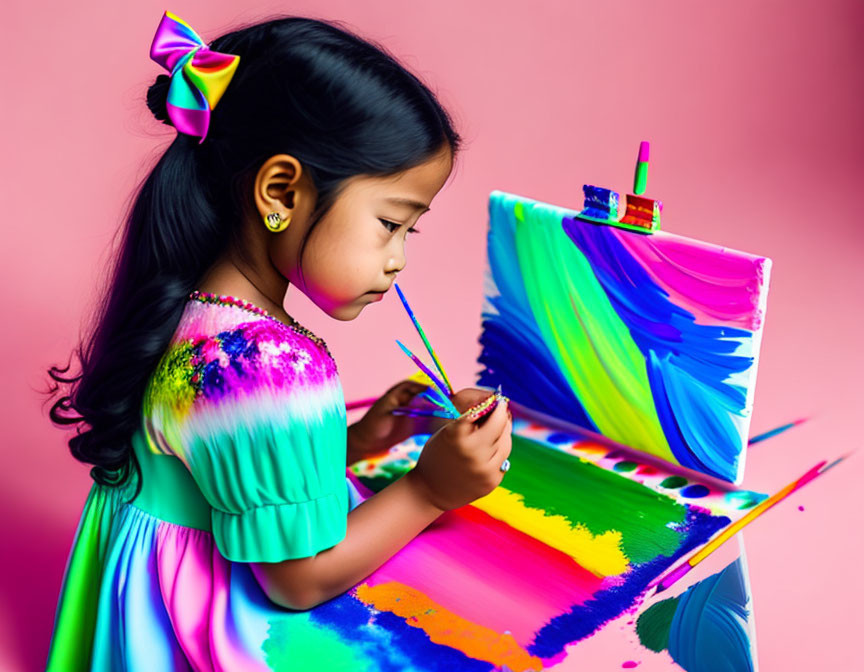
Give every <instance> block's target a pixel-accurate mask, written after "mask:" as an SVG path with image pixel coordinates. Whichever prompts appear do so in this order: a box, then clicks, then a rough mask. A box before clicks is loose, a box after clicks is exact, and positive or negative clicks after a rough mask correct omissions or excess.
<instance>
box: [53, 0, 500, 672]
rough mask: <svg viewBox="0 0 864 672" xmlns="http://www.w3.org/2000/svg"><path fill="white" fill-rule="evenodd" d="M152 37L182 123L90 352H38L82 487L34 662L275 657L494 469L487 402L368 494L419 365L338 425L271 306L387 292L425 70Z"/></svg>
mask: <svg viewBox="0 0 864 672" xmlns="http://www.w3.org/2000/svg"><path fill="white" fill-rule="evenodd" d="M151 56H152V57H153V58H154V60H156V61H157V62H159V63H160V64H162V65H163V66H165V67H166V68H167V69H168V70H169V71H170V72H171V74H170V75H160V76H159V77H157V79H156V82H155V83H154V84H153V85H152V86H151V87H150V89H149V91H148V94H147V103H148V106H149V107H150V109H151V110H152V111H153V113H154V114H155V116H156V117H157V118H158V119H160V120H162V121H164V122H165V123H169V124H171V125H173V126H175V127H176V128H177V131H178V133H177V137H176V139H175V140H174V141H173V142H172V144H171V145H170V146H169V147H168V149H167V150H166V151H165V154H164V155H163V156H162V157H161V158H160V160H159V161H158V163H157V164H156V166H155V168H154V169H153V171H152V172H151V173H150V175H149V176H148V177H147V178H146V180H145V181H144V183H143V185H142V187H141V189H140V193H138V195H137V198H136V200H135V202H134V206H133V208H132V210H131V212H130V215H129V218H128V221H127V223H126V229H125V231H124V238H123V242H122V247H121V249H120V251H119V254H118V257H117V262H116V267H115V268H114V270H113V275H112V281H111V283H110V285H109V288H108V292H107V294H106V298H105V301H104V304H103V308H102V310H101V311H100V314H99V317H98V320H97V322H96V325H95V328H94V331H93V333H92V335H91V336H90V338H89V339H88V340H87V341H86V343H85V344H83V345H82V346H81V347H80V348H79V349H78V351H77V354H78V357H79V359H80V366H81V370H80V373H79V374H78V375H75V376H68V377H67V376H65V375H64V374H65V372H66V371H68V369H69V366H67V367H66V368H65V369H59V368H57V367H52V369H51V375H52V377H53V378H54V380H55V381H56V382H57V383H58V384H59V383H63V384H66V383H68V384H70V388H69V390H68V395H67V396H63V397H62V398H60V399H59V400H58V401H56V403H55V404H54V406H53V407H52V412H51V417H52V419H53V420H54V421H55V422H57V423H61V424H64V425H74V426H75V427H76V429H77V432H76V434H75V435H74V436H73V437H72V439H71V440H70V441H69V445H70V448H71V451H72V454H73V455H74V456H75V457H76V458H77V459H78V460H81V461H82V462H86V463H90V464H93V465H94V466H93V468H92V470H91V475H92V477H93V479H94V481H95V483H94V484H93V486H92V488H91V491H90V494H89V496H88V498H87V501H86V503H85V505H84V510H83V513H82V515H81V519H80V523H79V525H78V529H77V532H76V535H75V540H74V544H73V547H72V550H71V552H70V555H69V560H68V564H67V567H66V571H65V575H64V579H63V586H62V590H61V595H60V599H59V603H58V607H57V612H56V618H55V624H54V633H53V637H52V641H51V646H50V651H49V655H48V664H47V667H48V669H49V670H64V671H68V670H84V669H92V670H119V669H123V670H137V669H142V670H189V669H194V670H244V671H247V670H268V669H271V666H270V665H268V660H269V661H271V662H272V656H271V657H268V654H267V653H266V652H267V651H270V652H271V654H272V651H273V646H278V647H281V648H280V652H281V657H282V658H283V659H286V658H287V659H288V660H290V653H291V647H292V641H290V639H289V641H279V642H268V641H267V639H268V636H269V634H268V633H269V632H270V627H269V626H272V625H273V624H274V623H277V622H278V621H279V620H280V619H297V618H300V619H303V618H306V617H307V615H306V614H305V613H304V610H308V609H311V608H313V607H315V606H317V605H319V604H320V603H322V602H325V601H327V600H329V599H330V598H332V597H334V596H337V595H339V594H341V593H343V592H345V591H347V590H349V589H351V588H352V587H353V586H354V585H355V584H357V583H359V582H361V581H362V580H363V579H364V578H365V577H367V576H368V575H369V574H371V573H372V572H373V571H374V570H376V569H377V568H378V567H379V566H381V565H382V564H383V563H384V562H386V561H387V560H388V559H389V558H390V557H391V556H393V554H395V553H396V552H397V551H399V550H400V549H401V548H402V547H403V546H405V544H407V543H408V542H409V541H410V540H411V539H412V538H413V537H415V536H416V535H417V534H418V533H419V532H421V531H422V530H423V529H424V528H425V527H426V526H428V525H429V524H430V523H431V522H433V521H434V520H435V519H436V518H437V517H438V516H439V515H440V514H442V513H443V512H444V511H447V510H450V509H453V508H456V507H459V506H462V505H464V504H467V503H469V502H471V501H473V500H475V499H477V498H478V497H481V496H483V495H485V494H487V493H489V492H491V490H493V489H494V488H495V487H496V486H497V485H498V484H499V483H500V480H501V478H502V477H503V471H502V469H506V465H505V466H504V467H502V463H504V461H505V459H506V458H507V457H508V455H509V452H510V427H511V421H510V418H509V410H508V409H507V407H506V405H505V404H499V406H498V407H497V408H496V409H495V411H494V412H493V413H491V414H490V416H489V420H488V422H486V423H485V424H483V425H482V426H477V425H474V424H471V423H470V422H469V421H468V420H461V419H460V420H457V421H447V422H446V423H444V422H442V423H441V424H440V425H439V426H438V427H437V431H436V432H435V433H434V435H433V436H432V437H431V438H430V439H429V440H428V442H427V444H426V446H425V447H424V449H423V452H422V453H421V455H420V459H419V460H418V463H417V466H416V468H415V469H414V470H413V471H411V472H409V473H408V474H407V475H406V476H405V477H403V478H401V479H399V480H398V481H396V482H394V483H392V484H391V485H390V486H389V487H387V488H385V489H383V490H381V491H380V492H378V493H376V494H375V495H374V496H371V497H369V498H368V499H365V500H364V498H363V497H362V496H361V495H360V493H359V492H358V490H357V489H356V487H355V485H354V483H353V482H352V480H351V478H352V475H351V474H350V472H348V471H347V469H346V467H347V465H348V464H350V463H351V462H353V461H356V460H359V459H362V458H363V457H364V456H367V455H370V454H373V453H375V452H380V451H382V450H386V449H387V448H388V447H389V446H390V445H393V444H394V443H397V442H398V441H401V440H403V439H405V438H407V437H409V436H410V435H412V434H415V433H420V432H422V431H423V428H421V427H419V426H418V425H414V424H412V422H413V420H412V419H411V418H409V417H408V416H396V415H392V414H391V413H390V411H391V410H392V409H393V408H394V407H396V406H400V405H404V404H406V403H408V402H409V401H410V400H411V399H412V397H413V396H414V395H416V394H417V393H418V392H420V391H422V389H423V386H421V385H418V384H415V383H412V382H410V381H402V382H401V383H399V384H397V385H395V386H394V387H392V388H391V389H390V390H389V391H388V392H387V393H386V394H385V395H384V396H382V397H381V398H380V399H379V400H378V401H377V403H376V404H375V405H374V406H372V408H371V409H370V410H369V412H368V413H367V414H366V415H365V416H364V417H363V419H362V420H360V421H359V422H357V423H356V424H354V425H352V426H351V427H346V424H347V423H346V410H345V401H344V397H343V393H342V388H341V385H340V381H339V378H338V375H337V368H336V363H335V362H334V361H333V359H332V357H331V356H330V353H329V351H328V349H327V345H326V344H325V342H324V341H323V340H321V339H320V338H319V337H317V336H316V335H314V334H312V333H311V332H309V330H307V329H305V328H304V327H302V326H301V325H299V324H298V323H297V321H296V320H294V319H293V318H292V317H291V316H290V315H288V314H287V313H286V312H285V310H284V309H283V307H282V303H283V298H284V296H285V294H286V291H287V289H288V287H289V285H292V284H293V285H294V286H296V287H297V289H299V290H300V291H302V292H303V293H304V294H306V295H307V296H308V297H309V298H310V299H311V300H312V301H313V302H314V303H315V304H316V305H317V306H319V307H320V308H321V309H322V310H323V311H324V312H326V313H327V314H328V315H330V316H332V317H334V318H336V319H338V320H352V319H354V318H355V317H357V315H358V314H359V313H360V311H361V310H363V308H364V307H366V306H367V305H368V304H370V303H372V302H374V301H377V300H379V299H380V298H381V297H382V295H383V293H384V292H386V291H388V290H389V288H390V287H391V286H392V284H393V281H394V279H395V277H396V274H397V273H398V272H399V271H401V270H402V269H403V268H404V267H405V252H404V246H405V239H406V237H407V236H408V234H409V233H411V232H413V231H416V229H415V228H414V225H415V224H416V222H417V220H418V218H419V217H420V215H421V214H422V213H423V212H425V211H426V210H428V209H429V204H430V203H431V201H432V199H433V198H434V196H435V195H436V194H437V193H438V191H439V190H440V189H441V187H442V186H443V185H444V183H445V181H446V180H447V178H448V176H449V175H450V172H451V169H452V165H453V159H454V155H455V152H456V151H457V148H458V146H459V136H458V135H457V134H456V132H455V131H454V130H453V128H452V127H451V124H450V121H449V118H448V115H447V114H446V113H445V111H444V110H443V109H442V108H441V106H440V105H439V103H438V102H437V101H436V99H435V97H434V96H433V94H432V93H431V92H430V91H429V89H428V88H427V87H426V86H424V85H423V84H422V83H421V82H420V81H419V80H418V79H417V78H416V77H415V76H414V75H412V74H411V73H409V72H408V71H406V70H405V69H404V68H403V67H402V66H401V65H399V64H398V63H397V62H396V61H395V60H394V59H393V58H392V57H391V56H389V55H388V54H387V53H386V52H384V51H383V50H382V49H381V48H379V47H376V46H374V45H372V44H370V43H369V42H367V41H364V40H362V39H360V38H359V37H357V36H355V35H353V34H351V33H349V32H346V31H345V30H343V29H341V28H339V27H337V26H335V25H333V24H329V23H327V22H322V21H318V20H312V19H307V18H282V19H278V20H272V21H268V22H266V23H261V24H258V25H252V26H249V27H246V28H243V29H242V30H237V31H234V32H231V33H229V34H227V35H224V36H222V37H220V38H217V39H216V40H214V41H213V42H211V43H210V44H209V45H204V44H203V42H201V39H200V38H199V37H198V36H197V34H196V33H195V32H194V31H193V30H192V29H191V28H190V27H189V26H188V25H187V24H186V23H184V22H183V21H182V20H181V19H179V18H178V17H176V16H174V15H173V14H171V13H170V12H166V13H165V15H164V16H163V18H162V22H161V23H160V25H159V29H158V31H157V34H156V37H155V38H154V41H153V45H152V47H151ZM216 103H218V107H217V106H216ZM211 111H212V114H211ZM370 347H374V344H370ZM55 389H56V388H55ZM487 395H488V392H484V391H482V390H478V389H470V388H469V389H466V390H462V391H460V392H459V393H457V394H455V395H454V397H453V401H454V403H455V404H456V405H457V408H459V410H460V411H461V410H464V409H466V408H468V407H469V406H471V405H472V404H474V403H476V402H478V401H480V400H482V398H484V397H485V396H487Z"/></svg>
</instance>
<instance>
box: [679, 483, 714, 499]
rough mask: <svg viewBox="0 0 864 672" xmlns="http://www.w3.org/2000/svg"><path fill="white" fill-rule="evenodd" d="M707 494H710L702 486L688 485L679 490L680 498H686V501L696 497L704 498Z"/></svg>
mask: <svg viewBox="0 0 864 672" xmlns="http://www.w3.org/2000/svg"><path fill="white" fill-rule="evenodd" d="M709 492H711V491H710V490H709V489H708V488H706V487H705V486H704V485H700V484H698V483H697V484H696V485H688V486H687V487H686V488H684V489H683V490H681V496H682V497H687V498H688V499H696V498H698V497H704V496H705V495H707V494H708V493H709Z"/></svg>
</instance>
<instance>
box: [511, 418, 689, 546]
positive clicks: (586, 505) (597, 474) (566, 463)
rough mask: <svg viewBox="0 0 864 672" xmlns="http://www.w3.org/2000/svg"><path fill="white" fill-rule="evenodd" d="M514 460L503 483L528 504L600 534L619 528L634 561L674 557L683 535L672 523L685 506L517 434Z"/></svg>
mask: <svg viewBox="0 0 864 672" xmlns="http://www.w3.org/2000/svg"><path fill="white" fill-rule="evenodd" d="M510 463H511V464H512V465H513V466H512V468H511V469H510V471H508V472H507V476H506V479H505V480H504V482H503V483H502V485H503V487H506V488H507V489H508V490H510V491H512V492H514V493H517V494H519V495H521V496H522V498H523V500H524V503H525V505H526V506H529V507H531V508H534V509H539V510H542V511H545V512H546V513H547V514H548V515H554V514H558V515H561V516H564V517H565V518H567V520H568V521H570V523H571V524H572V525H574V526H575V525H578V524H580V523H581V524H583V525H584V526H585V527H586V528H588V530H589V531H590V532H591V533H592V534H594V535H595V536H596V535H598V534H602V533H603V532H606V531H607V530H618V531H619V532H621V535H622V544H621V547H622V550H623V551H624V553H625V555H626V556H627V557H628V558H629V559H630V561H631V562H633V563H642V562H648V561H650V560H653V559H654V558H656V557H657V556H658V555H666V556H671V555H672V554H673V553H674V552H675V551H677V550H678V548H679V546H680V544H681V542H682V540H683V533H680V532H677V531H676V530H674V529H671V528H670V525H671V526H672V527H680V526H681V525H682V524H683V523H684V520H685V519H686V516H687V509H686V507H685V506H684V505H683V504H679V503H678V502H676V501H675V500H673V499H672V498H671V497H668V496H666V495H661V494H659V493H657V492H655V491H654V490H652V489H651V488H648V487H646V486H644V485H642V484H641V483H638V482H636V481H631V480H628V479H627V478H624V477H623V476H619V475H618V474H616V473H615V472H613V471H607V470H605V469H601V468H600V467H598V466H596V465H594V464H592V463H590V462H587V461H584V460H581V459H579V458H578V457H576V456H574V455H569V454H567V453H564V452H562V451H559V450H555V449H553V448H549V447H548V446H544V445H542V444H540V443H537V442H535V441H532V440H530V439H526V438H524V437H521V436H516V435H514V436H513V449H512V451H511V453H510ZM505 522H506V521H505Z"/></svg>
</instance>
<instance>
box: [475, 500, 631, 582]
mask: <svg viewBox="0 0 864 672" xmlns="http://www.w3.org/2000/svg"><path fill="white" fill-rule="evenodd" d="M471 506H476V507H477V508H478V509H480V510H481V511H485V512H486V513H488V514H489V515H490V516H492V517H493V518H497V519H498V520H502V521H504V522H505V523H507V524H508V525H509V526H510V527H512V528H514V529H517V530H519V531H520V532H524V533H525V534H527V535H529V536H531V537H534V538H535V539H537V540H539V541H542V542H543V543H544V544H546V545H547V546H551V547H552V548H555V549H558V550H559V551H561V552H562V553H566V554H567V555H569V556H570V557H572V558H573V559H574V560H575V561H576V562H577V563H579V565H580V566H581V567H584V568H585V569H587V570H588V571H589V572H591V573H592V574H594V575H596V576H599V577H600V578H604V577H606V576H618V575H619V574H623V573H624V572H626V571H627V569H628V568H629V566H630V560H629V559H628V558H627V556H626V555H625V554H624V551H623V549H622V548H621V532H620V531H618V530H607V531H606V532H604V533H603V534H598V535H596V536H595V535H594V534H592V533H591V530H589V529H588V528H587V527H585V525H583V524H582V523H577V524H576V525H573V524H571V522H570V521H569V520H567V518H565V517H564V516H562V515H559V514H549V513H547V512H546V511H543V510H541V509H534V508H530V507H528V506H526V505H525V500H524V498H523V497H522V495H520V494H517V493H514V492H511V491H510V490H507V489H506V488H502V487H500V486H499V487H497V488H495V490H493V491H492V492H490V493H489V494H488V495H486V496H485V497H481V498H480V499H477V500H474V501H473V502H471Z"/></svg>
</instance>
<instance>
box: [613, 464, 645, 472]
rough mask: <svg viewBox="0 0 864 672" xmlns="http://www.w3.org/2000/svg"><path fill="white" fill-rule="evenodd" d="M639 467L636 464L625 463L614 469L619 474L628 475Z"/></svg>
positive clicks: (615, 466) (617, 465)
mask: <svg viewBox="0 0 864 672" xmlns="http://www.w3.org/2000/svg"><path fill="white" fill-rule="evenodd" d="M638 466H639V465H638V464H636V463H635V462H626V461H625V462H619V463H618V464H616V465H614V466H613V467H612V468H613V469H614V470H615V471H617V472H619V473H624V474H626V473H627V472H629V471H633V470H634V469H635V468H636V467H638Z"/></svg>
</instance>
